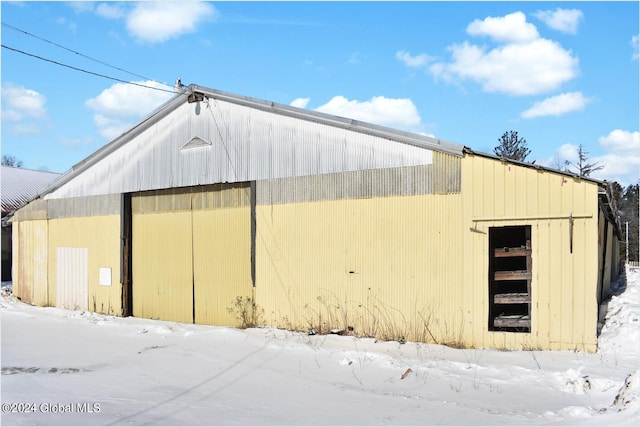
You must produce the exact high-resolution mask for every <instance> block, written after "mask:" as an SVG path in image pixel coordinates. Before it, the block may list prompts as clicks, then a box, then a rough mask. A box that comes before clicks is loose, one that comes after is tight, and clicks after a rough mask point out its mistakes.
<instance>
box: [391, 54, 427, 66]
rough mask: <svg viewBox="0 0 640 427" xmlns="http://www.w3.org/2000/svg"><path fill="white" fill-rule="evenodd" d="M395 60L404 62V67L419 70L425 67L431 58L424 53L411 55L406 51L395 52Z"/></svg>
mask: <svg viewBox="0 0 640 427" xmlns="http://www.w3.org/2000/svg"><path fill="white" fill-rule="evenodd" d="M396 59H397V60H398V61H401V62H404V65H406V66H407V67H412V68H421V67H424V66H425V65H427V63H429V62H430V61H432V60H433V58H432V57H431V56H429V55H427V54H426V53H421V54H418V55H415V56H413V55H411V54H410V53H409V52H407V51H406V50H399V51H397V52H396Z"/></svg>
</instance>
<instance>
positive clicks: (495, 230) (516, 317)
mask: <svg viewBox="0 0 640 427" xmlns="http://www.w3.org/2000/svg"><path fill="white" fill-rule="evenodd" d="M531 273H532V269H531V226H530V225H525V226H510V227H490V228H489V330H490V331H506V332H531V277H532V274H531Z"/></svg>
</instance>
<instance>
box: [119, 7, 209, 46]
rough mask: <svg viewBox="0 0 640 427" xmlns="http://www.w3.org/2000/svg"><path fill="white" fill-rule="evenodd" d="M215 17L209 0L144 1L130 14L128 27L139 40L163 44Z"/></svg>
mask: <svg viewBox="0 0 640 427" xmlns="http://www.w3.org/2000/svg"><path fill="white" fill-rule="evenodd" d="M216 16H217V11H216V9H215V8H214V7H213V6H212V5H211V4H209V3H206V2H155V1H154V2H141V3H136V6H135V7H134V9H133V10H132V11H131V13H130V14H129V15H128V16H127V29H128V30H129V32H130V33H131V34H133V36H134V37H135V38H137V39H138V40H140V41H143V42H148V43H161V42H164V41H167V40H169V39H172V38H176V37H179V36H181V35H182V34H185V33H190V32H193V31H195V29H196V27H197V25H198V24H200V23H201V22H202V21H204V20H206V19H211V18H215V17H216Z"/></svg>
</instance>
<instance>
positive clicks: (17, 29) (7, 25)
mask: <svg viewBox="0 0 640 427" xmlns="http://www.w3.org/2000/svg"><path fill="white" fill-rule="evenodd" d="M2 26H3V27H7V28H11V29H12V30H14V31H17V32H19V33H23V34H26V35H28V36H31V37H33V38H36V39H38V40H41V41H43V42H45V43H49V44H52V45H54V46H57V47H59V48H61V49H64V50H66V51H68V52H71V53H75V54H76V55H79V56H82V57H83V58H87V59H89V60H91V61H94V62H97V63H98V64H102V65H105V66H107V67H110V68H113V69H115V70H118V71H122V72H124V73H127V74H130V75H132V76H135V77H138V78H141V79H145V80H150V81H152V82H155V83H159V84H161V85H165V86H169V85H167V84H165V83H161V82H158V81H156V80H154V79H150V78H148V77H145V76H141V75H140V74H136V73H133V72H131V71H127V70H125V69H123V68H120V67H116V66H115V65H111V64H108V63H106V62H104V61H101V60H99V59H96V58H92V57H91V56H88V55H85V54H84V53H80V52H77V51H75V50H73V49H69V48H68V47H65V46H62V45H60V44H58V43H55V42H52V41H51V40H47V39H45V38H42V37H39V36H36V35H35V34H31V33H30V32H28V31H25V30H23V29H20V28H17V27H14V26H13V25H11V24H7V23H6V22H2Z"/></svg>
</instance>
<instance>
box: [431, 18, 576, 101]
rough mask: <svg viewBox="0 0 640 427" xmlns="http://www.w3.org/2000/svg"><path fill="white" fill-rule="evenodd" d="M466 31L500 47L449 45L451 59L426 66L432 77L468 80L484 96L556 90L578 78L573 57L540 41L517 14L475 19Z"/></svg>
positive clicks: (549, 42)
mask: <svg viewBox="0 0 640 427" xmlns="http://www.w3.org/2000/svg"><path fill="white" fill-rule="evenodd" d="M467 32H468V34H469V35H471V36H489V37H490V38H491V39H492V40H494V41H498V42H499V43H498V44H497V45H496V46H493V47H492V46H486V45H483V46H479V45H476V44H473V43H470V42H469V41H464V42H463V43H461V44H453V45H451V46H449V47H448V48H447V49H448V50H449V51H450V52H451V60H450V61H449V62H436V63H434V64H432V65H431V66H430V67H429V71H430V73H431V74H432V75H433V76H434V77H435V78H436V79H442V80H444V81H445V82H448V83H457V84H460V83H463V82H464V81H471V82H474V83H477V84H479V85H481V87H482V89H483V90H484V91H485V92H490V93H504V94H507V95H517V96H521V95H539V94H542V93H547V92H551V91H553V90H557V89H558V88H559V87H560V86H561V85H562V84H563V83H565V82H567V81H570V80H572V79H573V78H575V77H576V76H577V75H578V72H579V67H578V64H579V61H578V58H577V57H575V56H574V55H573V54H572V53H571V51H568V50H565V49H564V48H563V47H562V46H560V44H559V43H557V42H555V41H552V40H548V39H545V38H542V37H540V35H539V34H538V31H537V29H536V27H535V26H534V25H533V24H530V23H528V22H527V21H526V16H525V15H524V14H523V13H522V12H516V13H512V14H509V15H506V16H504V17H488V18H485V19H484V20H475V21H473V22H472V23H471V24H469V26H468V27H467Z"/></svg>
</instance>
